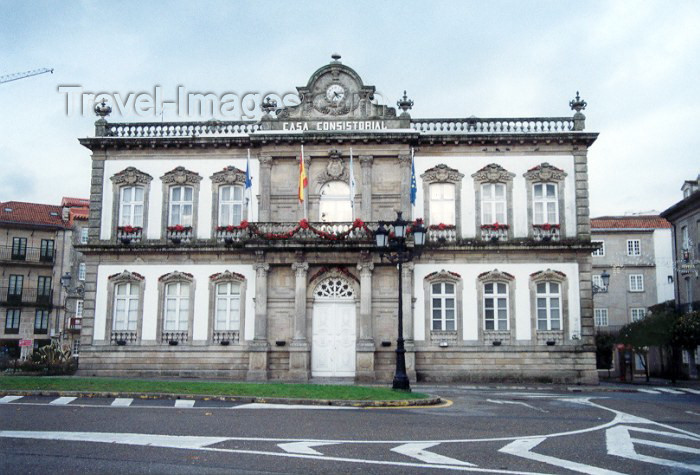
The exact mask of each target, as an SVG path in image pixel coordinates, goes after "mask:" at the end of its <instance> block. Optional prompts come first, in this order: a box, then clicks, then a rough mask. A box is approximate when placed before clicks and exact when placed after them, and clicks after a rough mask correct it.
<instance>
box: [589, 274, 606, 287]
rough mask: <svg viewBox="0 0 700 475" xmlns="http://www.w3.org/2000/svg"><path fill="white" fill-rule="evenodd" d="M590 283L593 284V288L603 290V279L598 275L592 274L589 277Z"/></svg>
mask: <svg viewBox="0 0 700 475" xmlns="http://www.w3.org/2000/svg"><path fill="white" fill-rule="evenodd" d="M591 282H592V283H593V286H594V287H598V288H603V278H602V277H601V276H600V274H593V275H592V276H591Z"/></svg>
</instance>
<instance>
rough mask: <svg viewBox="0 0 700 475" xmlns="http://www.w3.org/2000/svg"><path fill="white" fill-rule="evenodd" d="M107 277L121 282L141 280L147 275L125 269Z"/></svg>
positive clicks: (113, 281)
mask: <svg viewBox="0 0 700 475" xmlns="http://www.w3.org/2000/svg"><path fill="white" fill-rule="evenodd" d="M107 279H108V280H109V281H110V282H112V283H116V284H119V283H121V282H134V281H137V282H141V281H143V280H144V279H145V277H144V276H142V275H141V274H137V273H136V272H129V271H128V270H124V271H123V272H120V273H118V274H112V275H110V276H109V277H108V278H107Z"/></svg>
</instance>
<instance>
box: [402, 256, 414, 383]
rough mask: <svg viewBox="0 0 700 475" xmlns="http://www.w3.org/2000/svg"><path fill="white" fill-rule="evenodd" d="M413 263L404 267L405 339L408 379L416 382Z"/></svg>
mask: <svg viewBox="0 0 700 475" xmlns="http://www.w3.org/2000/svg"><path fill="white" fill-rule="evenodd" d="M414 267H415V265H414V264H413V262H407V263H406V264H404V265H403V266H402V272H401V273H402V274H403V275H402V276H401V278H402V279H403V284H402V288H403V292H402V294H401V298H402V299H403V337H404V340H406V341H405V343H404V346H405V347H406V374H407V375H408V379H410V380H411V381H413V382H415V381H416V348H415V345H414V344H413V269H414Z"/></svg>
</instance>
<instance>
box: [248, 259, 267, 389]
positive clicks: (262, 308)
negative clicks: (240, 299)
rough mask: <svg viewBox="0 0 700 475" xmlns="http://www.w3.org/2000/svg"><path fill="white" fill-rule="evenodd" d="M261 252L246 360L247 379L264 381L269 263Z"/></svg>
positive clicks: (256, 264) (265, 371) (257, 264)
mask: <svg viewBox="0 0 700 475" xmlns="http://www.w3.org/2000/svg"><path fill="white" fill-rule="evenodd" d="M263 258H264V257H263V254H262V252H261V251H258V262H256V263H255V264H254V265H253V268H254V269H255V324H254V337H253V341H252V342H251V343H250V344H249V345H248V349H249V351H250V354H249V360H248V374H247V379H248V380H249V381H264V380H266V379H267V378H268V374H267V360H268V352H269V351H270V345H269V344H268V342H267V273H268V271H269V270H270V264H268V263H267V262H262V259H263Z"/></svg>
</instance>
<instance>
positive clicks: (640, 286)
mask: <svg viewBox="0 0 700 475" xmlns="http://www.w3.org/2000/svg"><path fill="white" fill-rule="evenodd" d="M629 289H630V292H644V274H630V276H629Z"/></svg>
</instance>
